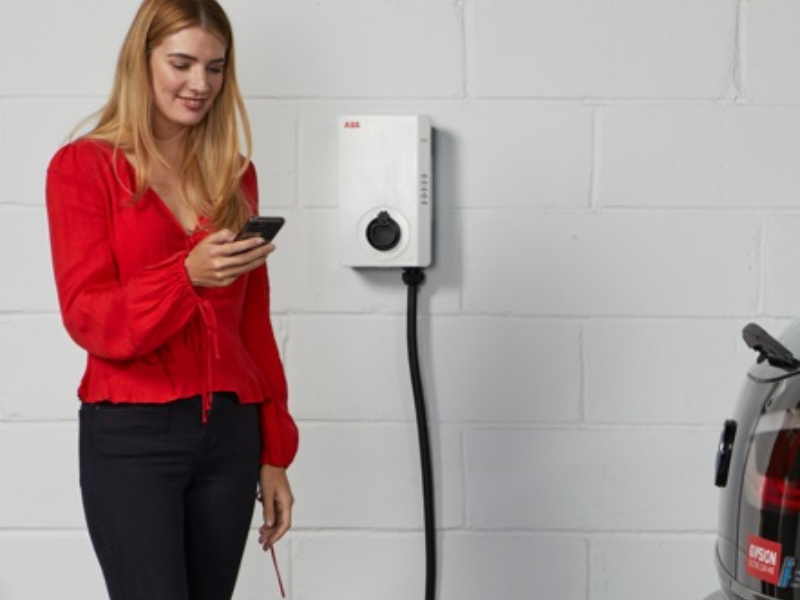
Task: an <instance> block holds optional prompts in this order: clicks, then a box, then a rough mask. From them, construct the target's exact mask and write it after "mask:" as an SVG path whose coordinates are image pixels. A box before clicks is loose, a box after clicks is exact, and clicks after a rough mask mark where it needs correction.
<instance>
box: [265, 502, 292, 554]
mask: <svg viewBox="0 0 800 600" xmlns="http://www.w3.org/2000/svg"><path fill="white" fill-rule="evenodd" d="M265 507H266V503H265ZM268 513H269V514H268ZM269 523H272V525H269ZM291 527H292V509H291V507H290V506H287V507H277V506H276V507H275V510H274V511H268V510H267V509H266V508H265V509H264V525H262V526H261V528H260V529H259V538H258V543H259V544H261V547H262V548H263V549H264V551H265V552H266V551H267V550H269V549H270V548H271V547H272V546H273V545H274V544H275V543H277V542H278V540H280V539H281V538H282V537H283V536H284V535H285V534H286V533H287V532H288V531H289V529H291Z"/></svg>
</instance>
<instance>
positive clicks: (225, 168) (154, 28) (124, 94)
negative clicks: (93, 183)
mask: <svg viewBox="0 0 800 600" xmlns="http://www.w3.org/2000/svg"><path fill="white" fill-rule="evenodd" d="M187 27H201V28H202V29H204V30H206V31H208V32H209V33H211V34H212V35H214V36H216V37H217V38H219V40H220V41H221V42H222V44H223V46H224V47H225V51H226V52H225V59H226V60H225V66H224V73H223V83H222V88H221V90H220V92H219V94H218V95H217V98H216V100H215V101H214V104H213V106H212V107H211V108H210V110H209V112H208V114H206V116H205V117H204V119H203V120H202V121H201V122H200V123H198V124H197V125H195V126H194V127H192V128H191V129H190V130H189V132H188V135H187V136H186V148H185V151H184V159H183V164H182V165H181V167H180V168H181V173H182V175H183V176H182V177H181V191H182V193H183V195H184V197H185V198H186V200H187V201H188V202H189V203H190V205H191V206H192V208H193V209H194V210H195V212H196V214H197V215H200V216H204V217H206V218H207V219H209V221H210V223H211V226H212V227H214V228H222V227H228V228H231V229H233V228H238V227H239V226H240V225H241V224H242V223H243V222H244V220H245V219H246V218H247V216H248V214H249V212H250V205H249V202H248V199H247V198H245V197H244V195H243V192H242V189H241V179H242V175H243V174H244V172H245V171H246V169H247V165H248V164H249V162H250V157H251V153H252V138H251V133H250V122H249V119H248V117H247V110H246V108H245V105H244V100H243V99H242V94H241V91H240V90H239V86H238V83H237V81H236V55H235V51H234V44H233V30H232V28H231V25H230V21H229V20H228V17H227V15H226V14H225V11H224V10H223V9H222V7H221V6H220V5H219V4H218V3H217V2H216V0H144V2H143V3H142V5H141V6H140V7H139V11H138V12H137V14H136V17H135V18H134V20H133V23H132V24H131V27H130V30H129V31H128V34H127V36H126V38H125V41H124V43H123V45H122V49H121V51H120V54H119V59H118V61H117V70H116V75H115V77H114V86H113V88H112V92H111V96H110V98H109V99H108V101H107V103H106V104H105V106H104V107H103V108H102V109H100V111H99V112H98V113H97V114H96V115H95V117H94V118H95V119H96V123H95V125H94V127H93V128H92V129H91V130H90V131H89V132H88V133H87V134H86V135H85V136H84V137H86V138H90V139H98V140H103V141H105V142H108V143H110V144H111V145H112V146H113V147H114V149H115V151H117V152H118V151H122V152H124V153H126V154H130V155H133V157H134V159H135V162H136V190H133V193H134V194H135V200H138V199H140V198H141V197H142V195H143V194H144V193H145V192H146V191H147V189H148V187H149V186H150V181H151V173H152V165H153V163H154V162H155V161H158V162H161V163H163V164H164V165H166V164H167V162H166V159H165V158H164V156H163V155H162V154H161V153H160V152H159V151H158V148H157V147H156V143H155V138H154V136H153V127H152V118H153V92H152V87H151V84H150V67H149V58H150V51H151V50H152V49H153V48H155V47H156V46H158V45H159V44H160V43H161V42H162V41H163V40H164V39H165V38H166V37H168V36H170V35H172V34H174V33H177V32H178V31H180V30H182V29H186V28H187ZM240 140H242V141H244V145H245V148H244V152H242V150H241V143H240Z"/></svg>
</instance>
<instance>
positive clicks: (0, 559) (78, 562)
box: [0, 503, 108, 600]
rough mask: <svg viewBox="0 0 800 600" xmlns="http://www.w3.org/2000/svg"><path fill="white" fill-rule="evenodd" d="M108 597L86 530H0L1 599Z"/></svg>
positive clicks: (31, 599) (91, 599)
mask: <svg viewBox="0 0 800 600" xmlns="http://www.w3.org/2000/svg"><path fill="white" fill-rule="evenodd" d="M53 504H55V503H53ZM107 597H108V595H107V594H106V588H105V584H104V583H103V578H102V575H101V573H100V567H99V566H98V564H97V562H96V561H95V557H94V551H93V550H92V546H91V542H90V541H89V536H88V535H87V534H86V532H83V531H81V532H72V531H69V532H50V531H47V532H43V531H31V532H22V531H20V532H3V531H0V598H3V599H4V600H46V599H47V598H81V599H82V600H101V599H102V598H107Z"/></svg>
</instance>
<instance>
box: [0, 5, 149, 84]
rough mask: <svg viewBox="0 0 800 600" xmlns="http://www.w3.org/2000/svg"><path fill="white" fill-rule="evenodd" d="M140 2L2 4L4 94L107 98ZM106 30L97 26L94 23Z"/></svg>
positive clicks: (1, 80) (0, 47) (0, 49)
mask: <svg viewBox="0 0 800 600" xmlns="http://www.w3.org/2000/svg"><path fill="white" fill-rule="evenodd" d="M138 6H139V2H138V1H137V0H118V1H117V2H114V3H110V2H102V0H76V1H75V2H51V3H48V4H47V5H46V6H43V5H36V4H30V3H28V4H24V5H23V4H19V3H16V2H3V3H1V4H0V56H5V57H8V59H7V60H4V61H3V77H2V78H0V96H16V97H25V96H60V97H64V96H84V97H85V96H88V95H94V96H97V95H100V96H105V95H106V94H107V93H108V92H109V90H110V89H111V82H112V80H113V77H114V67H115V65H116V60H117V53H118V51H119V48H120V46H121V45H122V40H123V38H124V36H125V33H126V31H127V29H128V26H129V24H130V21H131V19H132V18H133V15H134V13H135V11H136V8H137V7H138ZM92 23H94V24H102V26H91V24H92Z"/></svg>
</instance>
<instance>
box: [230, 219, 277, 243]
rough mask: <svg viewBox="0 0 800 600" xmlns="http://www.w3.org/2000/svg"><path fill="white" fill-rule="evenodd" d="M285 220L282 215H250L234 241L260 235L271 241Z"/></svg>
mask: <svg viewBox="0 0 800 600" xmlns="http://www.w3.org/2000/svg"><path fill="white" fill-rule="evenodd" d="M285 222H286V219H284V218H283V217H250V218H249V219H248V220H247V223H245V224H244V227H242V230H241V231H240V232H239V233H238V235H237V236H236V240H235V241H237V242H238V241H239V240H246V239H249V238H251V237H255V236H257V235H260V236H261V237H262V238H264V239H265V240H266V241H268V242H271V241H272V240H273V239H275V236H276V235H278V232H279V231H280V230H281V227H283V224H284V223H285Z"/></svg>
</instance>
